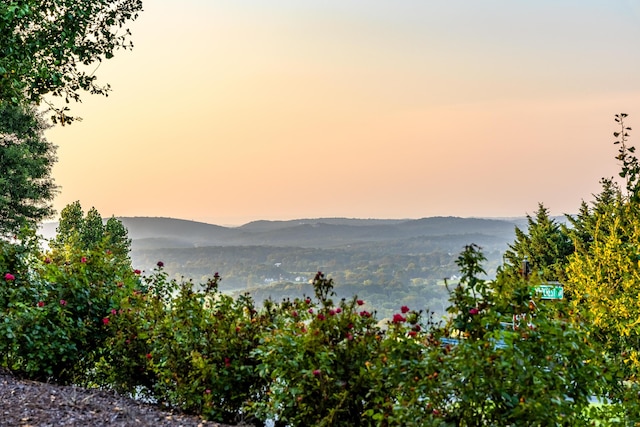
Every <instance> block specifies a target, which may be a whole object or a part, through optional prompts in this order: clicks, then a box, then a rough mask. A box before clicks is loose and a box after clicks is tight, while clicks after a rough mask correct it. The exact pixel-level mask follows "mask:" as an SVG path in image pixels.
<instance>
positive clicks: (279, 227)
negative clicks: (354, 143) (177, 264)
mask: <svg viewBox="0 0 640 427" xmlns="http://www.w3.org/2000/svg"><path fill="white" fill-rule="evenodd" d="M121 220H122V222H123V224H124V225H125V227H127V229H128V230H129V236H130V237H131V238H132V239H133V240H134V248H143V247H144V248H149V249H151V248H163V247H164V248H167V247H187V246H190V247H202V246H296V247H303V248H328V247H336V246H343V245H349V244H355V243H363V242H380V241H390V240H398V239H406V238H411V237H419V236H432V237H433V236H447V235H452V236H453V235H456V236H459V235H461V234H484V235H488V236H495V237H502V238H505V239H510V238H512V236H513V234H514V226H515V224H516V222H514V221H508V220H495V219H479V218H457V217H433V218H424V219H418V220H370V219H344V218H321V219H300V220H291V221H256V222H251V223H248V224H245V225H243V226H240V227H221V226H217V225H212V224H205V223H199V222H193V221H185V220H178V219H169V218H121Z"/></svg>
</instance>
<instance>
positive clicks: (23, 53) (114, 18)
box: [0, 0, 142, 124]
mask: <svg viewBox="0 0 640 427" xmlns="http://www.w3.org/2000/svg"><path fill="white" fill-rule="evenodd" d="M141 10H142V1H141V0H49V1H46V2H38V1H35V0H24V1H21V2H10V3H8V4H7V3H3V4H2V5H0V69H2V70H4V71H0V74H1V75H2V76H0V77H1V78H0V100H2V101H0V104H4V103H7V100H12V102H13V103H14V104H18V103H20V104H26V103H31V104H39V103H40V102H41V101H42V100H43V97H44V96H45V95H48V94H51V95H53V96H57V97H62V98H64V99H65V102H69V101H70V100H74V101H79V100H80V94H81V92H82V91H87V92H90V93H97V94H103V95H106V94H107V92H108V90H109V87H108V86H100V85H98V84H97V83H96V79H95V76H93V69H94V68H95V67H92V68H90V69H89V68H87V67H86V66H88V65H91V64H94V63H95V62H100V61H102V60H103V59H109V58H111V57H113V55H114V53H115V51H116V50H118V49H129V48H131V47H132V44H131V42H130V40H129V36H130V32H129V30H128V29H127V28H126V25H127V24H128V23H129V22H130V21H133V20H135V19H136V18H137V17H138V13H139V12H140V11H141ZM50 107H51V109H53V110H54V112H55V114H54V117H53V119H54V123H55V122H61V123H62V124H65V123H69V122H71V121H73V119H74V118H73V117H71V116H69V115H67V114H66V111H67V109H66V108H65V107H56V106H54V105H53V104H50Z"/></svg>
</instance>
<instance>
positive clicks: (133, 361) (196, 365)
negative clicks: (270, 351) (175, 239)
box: [98, 262, 269, 422]
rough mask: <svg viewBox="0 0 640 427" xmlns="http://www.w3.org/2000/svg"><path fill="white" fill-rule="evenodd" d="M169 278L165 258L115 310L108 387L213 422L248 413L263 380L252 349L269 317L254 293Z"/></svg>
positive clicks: (106, 365)
mask: <svg viewBox="0 0 640 427" xmlns="http://www.w3.org/2000/svg"><path fill="white" fill-rule="evenodd" d="M219 281H220V277H219V276H218V275H217V274H216V275H215V276H214V277H213V278H212V279H211V280H210V281H209V282H208V283H206V284H205V285H204V286H203V287H201V288H200V289H199V288H198V287H196V286H194V284H193V283H191V282H188V281H187V282H185V281H183V282H178V281H176V280H169V279H168V277H167V275H166V273H165V272H164V270H163V264H162V262H159V263H158V266H157V268H156V269H155V270H154V271H153V273H152V274H151V275H149V276H144V277H143V278H142V281H141V287H140V289H139V290H133V292H132V293H131V294H129V295H127V296H125V297H124V298H123V299H122V300H121V301H120V302H119V305H118V308H117V309H116V310H114V313H113V316H112V317H111V321H110V322H109V325H108V327H109V329H110V331H111V336H110V338H109V340H108V345H107V350H106V351H105V356H104V359H103V363H101V364H100V366H99V369H98V371H99V373H100V375H101V376H102V378H103V379H102V381H103V383H104V385H106V386H112V387H114V388H116V389H117V390H119V391H121V392H127V393H131V394H136V395H144V396H147V397H149V398H151V399H153V400H154V401H156V402H158V403H159V404H161V405H163V406H166V407H170V408H175V409H180V410H183V411H186V412H190V413H197V414H202V415H203V416H205V417H207V418H209V419H215V420H218V421H222V422H233V421H237V420H238V419H242V418H244V417H247V416H248V415H247V413H246V411H244V405H245V404H246V402H248V401H250V400H257V399H259V398H260V397H259V396H260V393H261V391H262V389H263V385H264V381H262V380H261V379H260V377H259V376H258V375H257V373H256V371H255V367H256V364H257V363H256V361H255V359H254V358H253V356H252V354H251V351H252V350H253V349H254V348H255V347H256V346H257V343H258V336H259V335H260V334H261V332H262V329H263V328H264V327H265V325H266V322H267V321H269V319H268V318H267V317H266V316H264V315H261V314H259V313H258V311H257V310H256V308H255V307H254V304H253V301H252V299H251V298H250V297H249V296H241V297H239V298H237V299H233V298H232V297H230V296H228V295H224V294H222V293H221V292H220V291H219V290H218V283H219Z"/></svg>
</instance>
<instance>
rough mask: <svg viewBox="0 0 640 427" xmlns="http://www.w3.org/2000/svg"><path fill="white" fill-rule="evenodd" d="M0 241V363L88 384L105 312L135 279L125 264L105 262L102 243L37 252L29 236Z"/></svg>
mask: <svg viewBox="0 0 640 427" xmlns="http://www.w3.org/2000/svg"><path fill="white" fill-rule="evenodd" d="M0 246H1V248H2V250H1V252H2V256H0V269H2V271H5V272H6V273H4V274H3V279H2V283H1V286H0V304H1V305H0V312H1V314H2V319H3V321H2V322H0V334H2V337H3V339H2V340H0V360H1V362H2V365H4V366H6V367H8V368H9V369H11V370H12V371H13V372H15V373H16V374H18V375H22V376H26V377H29V378H33V379H38V380H47V381H56V382H59V383H65V384H69V383H75V384H88V383H90V381H88V378H87V375H86V374H87V371H89V370H90V369H91V368H92V367H93V366H94V364H95V362H96V361H97V360H98V359H99V357H100V353H101V352H102V350H103V345H104V342H105V339H106V337H107V335H108V332H107V330H106V328H105V318H106V317H105V316H107V313H108V312H109V310H111V309H112V307H113V306H114V302H115V301H117V300H119V299H120V296H119V294H120V293H123V292H126V291H125V288H131V287H133V286H134V284H135V280H134V278H133V275H132V272H131V270H130V268H125V267H122V265H121V264H120V263H117V265H118V267H117V268H114V267H113V263H114V262H115V261H116V260H114V259H113V255H112V254H110V253H109V249H108V246H107V245H106V241H105V242H100V243H99V244H97V245H96V246H94V247H93V248H91V249H86V250H82V249H80V248H78V247H77V246H75V245H73V244H72V243H70V244H69V245H67V247H66V248H65V250H64V251H52V252H48V253H44V252H43V251H41V250H40V249H39V247H38V244H37V239H36V238H35V236H34V235H33V233H31V234H25V235H24V236H22V238H21V239H19V240H18V241H17V242H0ZM125 284H126V285H125Z"/></svg>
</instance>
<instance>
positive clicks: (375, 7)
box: [46, 0, 640, 225]
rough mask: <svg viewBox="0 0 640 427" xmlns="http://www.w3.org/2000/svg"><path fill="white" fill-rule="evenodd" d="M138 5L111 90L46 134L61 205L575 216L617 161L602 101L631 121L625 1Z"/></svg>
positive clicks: (638, 110) (162, 211) (104, 76)
mask: <svg viewBox="0 0 640 427" xmlns="http://www.w3.org/2000/svg"><path fill="white" fill-rule="evenodd" d="M144 3H145V6H144V8H145V11H144V12H142V14H141V15H140V17H139V19H138V20H137V21H136V22H134V23H133V24H132V25H131V31H132V33H133V36H132V41H133V43H134V45H135V47H134V49H133V50H131V51H119V52H118V53H117V54H116V56H115V57H114V58H113V59H111V60H108V61H104V62H103V63H102V64H101V65H100V67H99V68H98V69H97V71H96V75H97V76H98V81H99V82H102V83H109V84H110V85H111V87H112V89H113V90H112V92H111V93H110V95H109V96H108V97H101V96H95V95H89V94H86V95H85V96H84V97H83V102H82V103H80V104H73V105H71V108H72V111H71V112H72V113H73V114H75V115H79V116H81V117H82V118H83V120H82V121H81V122H75V123H73V124H72V125H71V126H64V127H61V126H58V127H55V128H53V129H50V130H48V131H47V134H46V136H47V138H48V139H49V141H51V142H52V143H54V144H55V145H57V146H58V154H57V155H58V162H57V164H56V166H55V167H54V170H53V177H54V179H55V181H56V183H57V185H59V186H60V192H59V194H58V195H57V197H56V199H55V201H54V207H55V209H56V210H57V211H58V212H59V211H60V210H61V209H62V208H64V206H66V205H67V204H69V203H72V202H74V201H76V200H78V201H80V203H81V205H82V206H83V208H84V209H85V210H88V209H89V208H91V207H95V208H96V209H98V211H99V212H100V213H101V214H102V216H103V217H110V216H112V215H115V216H118V217H125V216H152V217H173V218H181V219H189V220H196V221H203V222H209V223H213V224H219V225H240V224H244V223H246V222H249V221H252V220H258V219H267V220H287V219H298V218H319V217H347V218H393V219H402V218H407V219H408V218H424V217H430V216H461V217H515V216H524V215H526V214H533V213H535V211H536V210H537V209H538V204H539V203H543V204H544V205H545V206H546V207H547V208H548V209H549V211H550V213H551V214H552V215H562V214H567V213H569V214H570V213H575V212H577V211H578V208H579V206H580V203H581V202H582V201H583V200H584V201H587V202H589V201H591V200H592V199H593V194H597V193H598V192H599V190H600V184H599V181H600V179H601V178H602V177H611V176H614V175H617V173H618V171H619V165H618V164H617V161H616V160H615V155H616V154H617V152H616V149H617V148H616V146H614V145H613V142H614V141H615V138H614V137H613V135H612V133H613V132H614V131H616V130H617V129H618V128H617V127H616V123H615V122H614V115H615V114H616V113H627V114H629V117H627V121H626V124H627V125H628V126H630V127H632V128H634V126H635V127H638V129H639V130H640V1H639V0H626V1H625V0H599V1H597V0H566V1H558V0H536V1H513V0H502V1H498V0H483V1H477V0H452V1H446V2H444V1H428V0H398V1H394V2H391V1H387V0H384V1H383V0H366V1H365V0H360V1H355V0H335V1H334V0H324V1H319V0H305V1H299V0H289V1H285V0H273V1H269V2H266V1H262V0H220V1H211V0H180V1H176V0H147V1H145V2H144ZM636 135H638V136H640V134H636V133H634V131H632V132H631V140H630V141H631V143H632V144H634V143H635V144H636V145H638V144H637V142H636V141H638V140H639V139H638V138H637V137H636Z"/></svg>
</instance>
